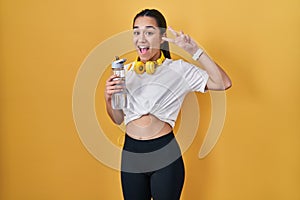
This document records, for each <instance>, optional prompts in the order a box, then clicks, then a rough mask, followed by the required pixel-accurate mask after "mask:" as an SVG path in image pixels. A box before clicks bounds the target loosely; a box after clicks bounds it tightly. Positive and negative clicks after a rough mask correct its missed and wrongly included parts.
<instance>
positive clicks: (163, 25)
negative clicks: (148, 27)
mask: <svg viewBox="0 0 300 200" xmlns="http://www.w3.org/2000/svg"><path fill="white" fill-rule="evenodd" d="M144 16H147V17H152V18H154V19H155V20H156V23H157V26H158V27H159V29H160V34H161V35H163V34H164V33H165V32H166V30H167V22H166V19H165V17H164V16H163V15H162V14H161V13H160V12H159V11H158V10H155V9H145V10H142V11H141V12H139V13H138V14H137V15H136V16H135V17H134V19H133V26H134V22H135V20H136V19H137V18H138V17H144ZM160 49H161V51H162V52H163V54H164V56H165V57H166V58H171V55H170V48H169V42H167V41H164V42H163V43H162V44H161V45H160Z"/></svg>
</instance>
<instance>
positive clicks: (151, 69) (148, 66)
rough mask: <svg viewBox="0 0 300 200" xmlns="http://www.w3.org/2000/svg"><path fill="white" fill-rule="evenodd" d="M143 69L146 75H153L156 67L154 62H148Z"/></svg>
mask: <svg viewBox="0 0 300 200" xmlns="http://www.w3.org/2000/svg"><path fill="white" fill-rule="evenodd" d="M145 68H146V72H147V73H148V74H153V73H154V72H155V69H156V65H155V63H154V62H152V61H148V62H146V66H145Z"/></svg>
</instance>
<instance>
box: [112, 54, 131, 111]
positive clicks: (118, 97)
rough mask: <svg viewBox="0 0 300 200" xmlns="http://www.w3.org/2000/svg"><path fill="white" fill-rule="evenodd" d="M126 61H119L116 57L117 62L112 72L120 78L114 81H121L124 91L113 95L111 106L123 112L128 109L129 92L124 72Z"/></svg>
mask: <svg viewBox="0 0 300 200" xmlns="http://www.w3.org/2000/svg"><path fill="white" fill-rule="evenodd" d="M125 61H126V59H119V58H118V57H116V60H115V61H113V62H112V71H113V74H114V75H117V76H118V77H117V78H115V79H114V80H121V81H122V86H123V88H124V89H123V90H122V91H120V92H117V93H114V94H113V95H112V99H111V104H112V108H113V109H115V110H121V109H124V108H127V105H128V103H127V92H126V88H125V70H124V62H125Z"/></svg>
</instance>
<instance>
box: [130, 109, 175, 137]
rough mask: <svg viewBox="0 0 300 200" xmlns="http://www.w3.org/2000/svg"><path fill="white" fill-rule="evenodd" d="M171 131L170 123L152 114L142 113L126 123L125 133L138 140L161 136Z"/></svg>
mask: <svg viewBox="0 0 300 200" xmlns="http://www.w3.org/2000/svg"><path fill="white" fill-rule="evenodd" d="M171 131H172V127H171V126H170V124H168V123H166V122H164V121H162V120H160V119H159V118H157V117H155V116H154V115H151V114H147V115H142V116H141V117H140V118H138V119H135V120H132V121H130V122H129V123H128V124H127V125H126V133H127V134H128V135H129V136H130V137H132V138H134V139H138V140H149V139H154V138H158V137H161V136H163V135H166V134H168V133H170V132H171Z"/></svg>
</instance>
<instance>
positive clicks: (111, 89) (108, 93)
mask: <svg viewBox="0 0 300 200" xmlns="http://www.w3.org/2000/svg"><path fill="white" fill-rule="evenodd" d="M116 77H117V76H115V75H112V76H110V77H109V78H108V79H107V81H106V88H105V92H104V95H105V104H106V111H107V113H108V115H109V117H110V118H111V119H112V121H113V122H114V123H115V124H119V125H120V124H121V123H122V122H123V121H124V113H123V111H122V110H114V109H113V108H112V106H111V97H112V95H113V94H114V93H116V92H120V91H121V90H122V89H123V88H122V86H120V85H121V81H119V80H113V79H114V78H116Z"/></svg>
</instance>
